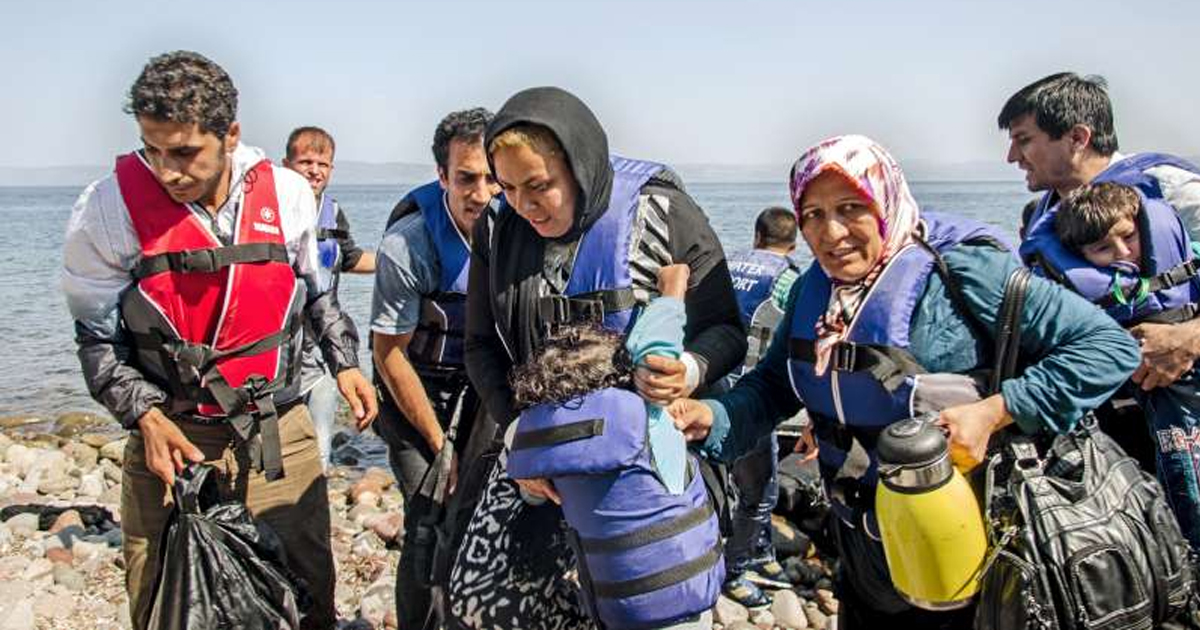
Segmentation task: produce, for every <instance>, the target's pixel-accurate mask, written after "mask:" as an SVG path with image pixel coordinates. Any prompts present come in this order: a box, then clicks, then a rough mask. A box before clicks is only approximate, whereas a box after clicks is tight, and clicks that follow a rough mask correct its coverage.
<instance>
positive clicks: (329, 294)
mask: <svg viewBox="0 0 1200 630" xmlns="http://www.w3.org/2000/svg"><path fill="white" fill-rule="evenodd" d="M304 316H305V317H307V318H308V325H309V326H310V328H309V329H310V330H312V331H313V334H314V335H315V336H316V340H317V347H318V348H320V349H321V356H323V357H324V358H325V364H326V365H328V366H329V372H330V373H331V374H333V375H334V376H337V375H338V374H339V373H341V372H342V371H343V370H348V369H350V368H357V367H358V329H357V328H355V326H354V320H352V319H350V315H349V314H348V313H346V312H345V311H344V310H342V305H341V304H340V303H339V302H338V299H337V291H334V290H332V289H328V290H326V291H325V292H324V293H320V294H318V295H316V296H309V301H308V304H306V305H305V306H304Z"/></svg>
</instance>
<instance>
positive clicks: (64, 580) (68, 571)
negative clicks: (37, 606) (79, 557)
mask: <svg viewBox="0 0 1200 630" xmlns="http://www.w3.org/2000/svg"><path fill="white" fill-rule="evenodd" d="M53 575H54V583H55V584H60V585H62V586H64V587H66V588H67V589H69V590H71V591H74V592H79V591H82V590H83V589H84V587H86V586H87V579H86V578H84V577H83V574H82V573H80V572H78V571H76V570H75V569H72V568H71V565H69V564H62V563H58V564H55V565H54V571H53Z"/></svg>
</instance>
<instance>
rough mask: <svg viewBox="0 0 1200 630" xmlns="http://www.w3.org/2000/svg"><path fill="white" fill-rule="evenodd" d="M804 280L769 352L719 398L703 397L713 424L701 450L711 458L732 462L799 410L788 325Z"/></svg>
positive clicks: (792, 296)
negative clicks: (789, 363) (789, 352)
mask: <svg viewBox="0 0 1200 630" xmlns="http://www.w3.org/2000/svg"><path fill="white" fill-rule="evenodd" d="M801 282H802V281H801V280H796V282H794V283H793V285H792V290H791V294H790V295H789V297H788V301H787V304H788V307H787V310H786V311H785V313H784V317H783V319H782V320H781V321H780V323H779V327H778V328H777V329H776V330H775V335H774V336H773V337H772V338H771V345H770V347H768V348H767V354H766V355H765V356H763V358H762V360H761V361H759V362H758V363H757V364H755V366H754V369H753V370H751V371H750V372H749V373H747V374H746V375H744V376H742V378H741V379H739V380H738V382H737V385H735V386H734V387H733V389H731V390H729V391H728V392H725V393H724V394H722V395H721V396H720V397H719V398H717V399H716V400H706V401H704V402H705V403H706V404H708V405H709V407H710V408H712V410H713V425H712V429H711V430H710V431H709V434H708V438H707V439H706V440H705V441H704V445H703V447H702V448H701V452H703V453H704V455H705V456H707V457H709V458H710V459H715V460H719V461H726V462H731V461H733V460H735V459H737V458H738V457H740V456H742V455H743V454H745V453H747V452H749V451H750V449H752V448H754V445H755V443H757V442H758V440H759V438H761V437H762V436H764V435H767V434H768V433H770V432H771V431H773V430H775V426H776V425H778V424H779V423H780V422H782V421H784V420H786V419H788V418H790V417H792V416H794V415H796V413H797V412H799V411H800V408H801V405H800V399H799V398H797V397H796V393H795V391H794V390H793V389H792V381H791V377H790V376H789V375H788V337H789V334H788V333H789V331H788V326H789V324H790V323H791V321H792V311H793V309H794V308H795V305H796V296H798V295H799V294H800V284H801Z"/></svg>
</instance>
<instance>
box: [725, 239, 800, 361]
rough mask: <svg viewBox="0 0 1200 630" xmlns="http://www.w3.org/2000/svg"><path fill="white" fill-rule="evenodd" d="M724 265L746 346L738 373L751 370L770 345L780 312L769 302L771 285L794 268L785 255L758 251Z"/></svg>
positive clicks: (748, 252) (771, 301)
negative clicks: (744, 328)
mask: <svg viewBox="0 0 1200 630" xmlns="http://www.w3.org/2000/svg"><path fill="white" fill-rule="evenodd" d="M727 262H728V264H729V275H730V276H731V277H732V279H733V291H734V294H735V295H736V296H737V301H738V310H739V311H740V312H741V314H742V323H743V324H745V326H746V337H747V341H748V346H749V347H748V348H747V350H746V359H745V361H744V362H743V363H742V368H741V370H735V372H738V373H741V372H744V371H747V370H749V369H751V368H753V367H754V365H755V364H757V363H758V361H759V359H761V358H762V355H764V354H766V352H767V348H768V347H769V346H770V345H771V337H772V336H773V335H774V334H775V329H776V328H777V327H778V326H779V322H781V321H783V310H782V309H780V308H779V307H778V306H776V305H775V301H774V300H772V299H771V297H772V294H773V293H774V292H775V283H776V281H777V280H779V276H781V275H782V274H783V272H784V271H786V270H788V269H796V263H794V262H792V259H791V258H789V257H788V256H785V255H783V254H777V253H775V252H769V251H766V250H762V249H752V250H749V251H745V252H738V253H736V254H734V255H732V256H730V257H729V258H728V259H727Z"/></svg>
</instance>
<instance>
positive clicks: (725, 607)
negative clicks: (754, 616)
mask: <svg viewBox="0 0 1200 630" xmlns="http://www.w3.org/2000/svg"><path fill="white" fill-rule="evenodd" d="M735 621H746V622H748V621H750V612H749V611H748V610H746V607H745V606H742V605H741V604H739V603H737V602H735V601H733V600H732V599H729V598H728V597H725V596H724V595H722V596H720V597H718V598H717V605H716V606H713V622H714V623H719V624H721V625H724V626H726V627H728V626H729V624H731V623H733V622H735Z"/></svg>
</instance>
